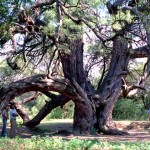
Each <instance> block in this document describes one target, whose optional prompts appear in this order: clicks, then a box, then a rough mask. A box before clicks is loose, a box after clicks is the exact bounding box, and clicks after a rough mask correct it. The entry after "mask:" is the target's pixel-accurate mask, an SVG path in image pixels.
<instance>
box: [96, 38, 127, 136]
mask: <svg viewBox="0 0 150 150" xmlns="http://www.w3.org/2000/svg"><path fill="white" fill-rule="evenodd" d="M128 57H129V56H128V48H127V42H126V40H125V39H123V38H121V37H117V38H116V39H114V42H113V51H112V58H111V63H110V68H109V71H108V73H107V75H106V77H105V78H104V80H103V82H102V84H101V85H100V86H99V87H98V90H97V91H98V94H99V95H100V96H99V102H100V107H99V109H98V108H97V113H96V114H98V115H97V117H98V120H97V121H98V122H97V124H98V128H99V132H105V133H107V134H109V133H110V134H118V133H119V134H120V132H116V130H113V129H114V128H115V125H114V123H113V122H112V111H113V108H114V104H115V102H116V101H117V99H118V98H119V96H120V93H121V86H122V80H121V78H122V77H124V76H126V73H127V65H128V61H129V58H128Z"/></svg>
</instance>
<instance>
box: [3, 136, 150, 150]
mask: <svg viewBox="0 0 150 150" xmlns="http://www.w3.org/2000/svg"><path fill="white" fill-rule="evenodd" d="M20 149H21V150H149V149H150V143H148V142H147V143H146V142H102V141H98V140H79V139H77V138H73V139H71V140H63V139H62V138H57V139H56V138H50V137H43V138H40V137H38V136H37V137H36V136H34V137H32V138H31V139H21V138H18V137H17V138H15V139H9V138H0V150H20Z"/></svg>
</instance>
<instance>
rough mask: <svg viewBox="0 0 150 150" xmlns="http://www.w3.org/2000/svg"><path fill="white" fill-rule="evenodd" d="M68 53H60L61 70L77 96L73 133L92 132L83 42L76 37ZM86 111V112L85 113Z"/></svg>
mask: <svg viewBox="0 0 150 150" xmlns="http://www.w3.org/2000/svg"><path fill="white" fill-rule="evenodd" d="M69 47H70V51H71V52H70V54H67V55H61V60H62V65H63V72H64V73H65V77H67V78H68V79H69V80H70V82H71V83H72V84H73V86H74V87H76V90H77V92H76V93H78V96H77V98H76V100H74V103H75V110H74V123H73V130H74V134H83V133H92V130H93V125H94V117H93V116H94V113H95V112H94V110H93V107H92V102H91V101H90V97H88V95H89V93H90V92H93V91H94V90H93V91H91V90H92V86H91V84H90V83H89V82H87V80H86V75H85V71H84V68H83V42H82V40H81V39H77V40H75V41H72V42H71V43H70V46H69ZM87 112H88V113H87Z"/></svg>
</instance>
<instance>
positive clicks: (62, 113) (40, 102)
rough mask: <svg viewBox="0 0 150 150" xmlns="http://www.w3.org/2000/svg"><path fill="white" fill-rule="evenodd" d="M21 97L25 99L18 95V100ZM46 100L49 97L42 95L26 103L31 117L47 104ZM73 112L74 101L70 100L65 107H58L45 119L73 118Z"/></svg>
mask: <svg viewBox="0 0 150 150" xmlns="http://www.w3.org/2000/svg"><path fill="white" fill-rule="evenodd" d="M20 99H23V97H22V98H21V97H20V98H19V97H18V98H17V99H16V101H17V100H18V101H19V100H20ZM45 100H49V99H48V97H46V96H45V95H40V96H38V98H37V99H35V100H32V101H30V102H28V103H27V104H25V108H26V110H27V111H28V112H29V115H30V116H31V118H32V117H33V116H35V115H36V114H37V113H38V112H39V110H40V109H41V108H42V107H43V106H44V105H45ZM73 113H74V103H73V102H72V101H70V102H68V103H67V104H66V105H64V106H63V108H60V107H57V108H55V109H54V110H52V111H51V113H50V114H49V115H47V116H46V118H45V120H49V119H65V118H73Z"/></svg>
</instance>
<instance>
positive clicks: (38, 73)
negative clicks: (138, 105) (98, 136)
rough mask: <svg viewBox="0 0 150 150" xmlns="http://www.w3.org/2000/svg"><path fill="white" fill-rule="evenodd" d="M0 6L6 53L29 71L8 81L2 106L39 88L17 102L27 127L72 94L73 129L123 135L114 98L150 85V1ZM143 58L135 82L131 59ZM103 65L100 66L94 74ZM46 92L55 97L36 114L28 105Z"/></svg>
mask: <svg viewBox="0 0 150 150" xmlns="http://www.w3.org/2000/svg"><path fill="white" fill-rule="evenodd" d="M3 4H4V3H3ZM6 6H8V7H10V6H11V9H10V10H9V11H8V10H7V7H6ZM1 7H3V8H5V9H3V10H5V11H4V12H3V15H2V16H1V18H0V19H1V22H2V24H1V34H0V35H1V47H2V48H1V55H2V56H3V55H5V57H6V60H7V63H8V65H9V67H11V68H12V69H13V70H14V72H15V73H20V72H21V75H22V76H21V77H20V79H19V80H17V79H16V78H15V81H14V82H12V83H10V81H8V80H7V81H5V85H2V86H1V89H0V109H1V110H3V109H4V108H5V106H6V105H7V104H8V103H9V102H10V101H12V100H13V99H14V98H15V97H17V96H20V95H22V94H24V93H27V92H30V91H33V92H36V93H35V94H34V95H33V96H31V97H29V98H27V99H25V100H22V101H20V102H15V104H16V108H17V111H18V113H19V114H20V116H21V117H22V119H23V122H24V124H25V125H26V126H28V127H34V126H36V125H38V124H39V123H40V121H41V120H42V119H43V118H44V117H45V116H46V115H47V114H49V113H50V112H51V110H53V109H54V108H56V107H58V106H63V105H64V104H66V103H67V102H69V101H70V100H72V101H73V102H74V105H75V108H74V118H73V119H74V122H73V131H74V134H83V133H92V131H93V129H94V128H96V129H97V131H98V132H103V133H105V134H120V133H121V132H119V131H118V130H116V129H115V124H114V123H113V120H112V111H113V108H114V105H115V102H116V101H117V100H118V98H119V97H120V96H123V97H127V96H130V95H131V92H132V91H133V90H134V93H135V92H136V93H137V92H138V91H139V90H141V89H145V88H144V86H145V83H146V80H147V78H148V76H149V73H150V61H149V60H150V58H149V57H150V55H149V50H150V47H149V46H150V27H149V23H150V14H149V11H150V3H149V2H148V1H146V0H145V1H137V0H116V1H114V2H112V1H109V0H105V1H104V2H103V1H102V2H101V1H90V0H72V1H71V0H45V1H40V0H38V1H36V2H33V1H32V3H30V2H28V4H27V3H23V2H20V1H18V4H15V3H13V2H12V3H11V4H9V2H8V3H7V2H5V5H2V6H1ZM14 13H15V15H14ZM6 14H7V15H6ZM104 14H105V15H104ZM3 31H5V32H3ZM19 37H20V39H21V42H20V41H19V40H18V39H19ZM8 40H10V41H11V42H10V44H9V47H7V51H6V48H5V43H6V42H7V41H8ZM10 46H11V48H10ZM144 57H145V58H147V61H146V63H145V65H144V67H143V73H142V74H140V75H139V77H137V78H136V79H135V78H134V79H132V83H130V82H129V81H131V79H130V80H128V79H129V77H130V78H131V77H133V76H132V75H131V74H132V72H131V68H130V65H131V64H132V61H133V60H134V59H136V58H144ZM95 66H96V67H95ZM93 68H94V69H93ZM97 68H98V70H99V71H97V72H96V71H94V73H93V70H97ZM27 70H28V74H27V73H26V72H27ZM26 74H27V75H26ZM93 74H95V75H96V76H97V77H98V79H97V84H96V85H92V83H93V82H92V79H93V78H92V77H91V76H92V75H93ZM6 83H7V84H6ZM127 83H128V85H127ZM53 91H55V92H58V93H59V95H55V94H54V93H53ZM39 93H40V94H41V93H42V94H45V95H46V96H48V97H49V98H50V101H47V102H46V103H45V105H44V106H43V108H42V109H41V110H39V113H38V114H37V115H36V116H35V117H34V118H33V119H31V120H30V119H29V117H28V112H25V111H24V110H23V108H22V107H23V105H22V104H23V103H26V102H28V101H31V100H33V99H35V98H36V97H37V96H38V95H39ZM132 94H133V92H132Z"/></svg>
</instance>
